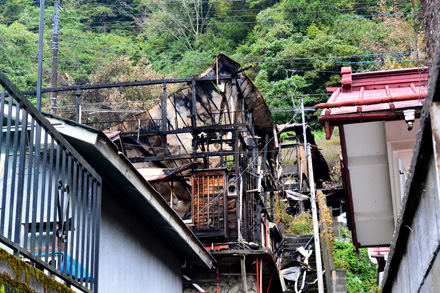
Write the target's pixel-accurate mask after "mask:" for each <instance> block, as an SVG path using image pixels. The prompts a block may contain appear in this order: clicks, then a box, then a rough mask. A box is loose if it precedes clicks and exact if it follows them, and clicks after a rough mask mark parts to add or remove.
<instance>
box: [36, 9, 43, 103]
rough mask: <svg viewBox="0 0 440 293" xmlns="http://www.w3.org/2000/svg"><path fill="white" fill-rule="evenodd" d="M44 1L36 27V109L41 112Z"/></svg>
mask: <svg viewBox="0 0 440 293" xmlns="http://www.w3.org/2000/svg"><path fill="white" fill-rule="evenodd" d="M43 38H44V0H40V23H39V26H38V69H37V109H38V111H41V86H42V80H43Z"/></svg>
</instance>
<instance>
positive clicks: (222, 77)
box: [22, 74, 232, 95]
mask: <svg viewBox="0 0 440 293" xmlns="http://www.w3.org/2000/svg"><path fill="white" fill-rule="evenodd" d="M231 78H232V77H231V75H229V74H228V75H220V76H218V79H219V80H228V79H231ZM216 79H217V77H202V78H194V77H188V78H168V79H153V80H143V81H128V82H115V83H102V84H86V85H73V86H65V87H59V88H58V87H57V88H45V89H42V90H41V93H54V92H67V91H76V90H77V89H80V90H98V89H105V88H121V87H122V88H124V87H133V86H145V85H157V84H164V83H188V82H192V83H193V84H195V82H196V81H197V82H199V81H213V80H216ZM22 94H24V95H36V91H25V92H22Z"/></svg>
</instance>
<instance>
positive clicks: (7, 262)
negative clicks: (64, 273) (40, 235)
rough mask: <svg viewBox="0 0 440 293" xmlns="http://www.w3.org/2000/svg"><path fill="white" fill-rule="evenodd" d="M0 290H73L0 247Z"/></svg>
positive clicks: (53, 292) (58, 292) (49, 292)
mask: <svg viewBox="0 0 440 293" xmlns="http://www.w3.org/2000/svg"><path fill="white" fill-rule="evenodd" d="M0 292H41V293H61V292H73V291H72V290H71V289H69V288H67V287H66V286H64V285H63V284H61V283H59V282H57V281H55V280H54V279H52V278H51V277H49V276H47V275H45V274H44V273H43V272H42V271H40V270H39V269H36V268H34V267H33V266H31V265H29V264H28V263H26V262H24V261H23V260H21V259H19V258H17V257H15V256H13V255H11V254H9V253H8V252H7V251H6V250H4V249H1V248H0Z"/></svg>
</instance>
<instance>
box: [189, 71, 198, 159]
mask: <svg viewBox="0 0 440 293" xmlns="http://www.w3.org/2000/svg"><path fill="white" fill-rule="evenodd" d="M191 92H192V95H191V112H190V114H191V128H192V131H193V133H192V135H193V139H192V147H193V160H194V161H195V160H196V153H197V133H195V128H196V127H197V121H196V117H197V108H196V102H197V100H196V99H197V96H196V80H195V79H193V80H192V85H191Z"/></svg>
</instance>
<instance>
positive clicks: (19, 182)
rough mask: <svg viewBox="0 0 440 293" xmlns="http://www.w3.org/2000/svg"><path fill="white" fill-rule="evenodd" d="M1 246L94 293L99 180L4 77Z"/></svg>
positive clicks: (0, 146)
mask: <svg viewBox="0 0 440 293" xmlns="http://www.w3.org/2000/svg"><path fill="white" fill-rule="evenodd" d="M0 85H1V86H2V93H1V104H0V121H1V122H2V133H1V135H0V243H1V244H0V246H2V245H5V246H7V247H9V248H10V249H12V250H13V251H14V254H15V255H17V256H19V257H22V258H23V259H25V260H27V261H29V262H30V263H31V264H35V265H36V266H37V267H39V268H42V269H43V270H45V271H47V272H49V273H51V274H53V275H56V276H57V277H58V278H61V279H62V280H63V281H64V282H65V283H66V285H68V286H71V287H75V288H77V289H79V290H82V291H86V292H89V291H96V290H97V276H98V254H99V253H98V247H99V225H100V222H99V221H100V207H101V177H100V176H99V175H98V174H97V173H96V172H95V170H94V169H93V168H92V167H91V166H90V165H89V164H88V163H87V162H86V161H85V160H84V159H83V158H82V157H81V156H80V155H79V154H78V152H77V151H76V150H75V149H74V148H73V147H72V146H71V145H70V144H69V143H68V142H67V141H66V140H65V139H64V137H63V136H62V135H61V134H60V133H59V132H58V131H57V130H55V128H54V127H53V126H52V125H51V124H50V122H49V121H48V120H47V119H46V118H45V117H44V116H43V115H42V114H41V113H40V112H38V110H37V109H36V108H35V107H34V106H33V105H32V104H31V102H30V101H29V100H27V99H26V98H25V97H24V96H23V95H22V94H21V93H20V91H18V89H17V88H16V87H15V86H14V85H13V84H12V83H11V81H10V80H9V79H8V78H7V77H6V76H5V75H4V74H3V73H1V72H0Z"/></svg>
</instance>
